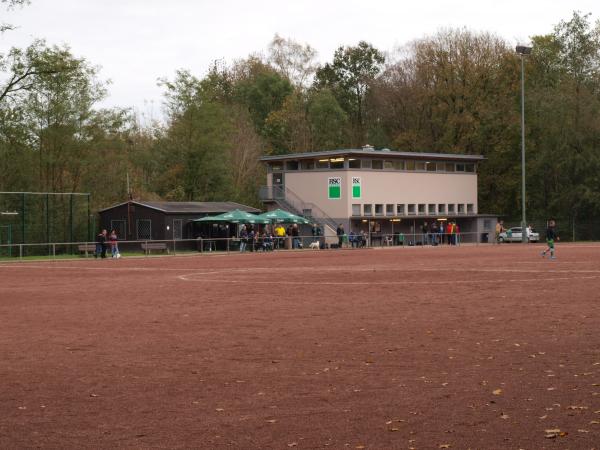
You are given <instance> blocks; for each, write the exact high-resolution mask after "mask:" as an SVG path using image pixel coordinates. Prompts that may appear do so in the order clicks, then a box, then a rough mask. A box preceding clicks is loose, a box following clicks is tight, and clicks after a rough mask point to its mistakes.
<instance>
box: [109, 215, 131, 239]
mask: <svg viewBox="0 0 600 450" xmlns="http://www.w3.org/2000/svg"><path fill="white" fill-rule="evenodd" d="M112 230H115V231H116V233H117V239H127V222H126V221H124V220H111V221H110V230H109V231H112Z"/></svg>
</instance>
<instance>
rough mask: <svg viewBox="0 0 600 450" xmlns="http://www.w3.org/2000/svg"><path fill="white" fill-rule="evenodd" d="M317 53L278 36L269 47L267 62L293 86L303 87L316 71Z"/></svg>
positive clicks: (308, 47)
mask: <svg viewBox="0 0 600 450" xmlns="http://www.w3.org/2000/svg"><path fill="white" fill-rule="evenodd" d="M316 57H317V51H316V50H315V49H314V48H312V47H311V46H310V45H308V44H305V45H302V44H300V43H298V42H296V41H294V40H292V39H285V38H283V37H281V36H279V34H275V37H274V38H273V40H272V41H271V44H270V45H269V58H268V62H269V63H270V64H271V65H273V66H274V67H275V68H276V69H277V70H278V71H279V72H281V73H282V74H283V75H285V76H286V77H287V78H288V79H289V80H290V81H291V82H292V83H293V84H295V85H296V86H299V87H304V86H306V85H307V84H308V83H310V81H311V77H312V76H313V75H314V74H315V72H316V70H317V65H316V62H315V58H316Z"/></svg>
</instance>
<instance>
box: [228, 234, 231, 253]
mask: <svg viewBox="0 0 600 450" xmlns="http://www.w3.org/2000/svg"><path fill="white" fill-rule="evenodd" d="M230 239H231V238H227V254H229V241H230Z"/></svg>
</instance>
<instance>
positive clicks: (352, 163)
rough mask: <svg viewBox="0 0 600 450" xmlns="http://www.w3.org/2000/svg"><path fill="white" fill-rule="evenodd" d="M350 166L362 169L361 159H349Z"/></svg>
mask: <svg viewBox="0 0 600 450" xmlns="http://www.w3.org/2000/svg"><path fill="white" fill-rule="evenodd" d="M348 167H349V168H350V169H360V159H349V160H348Z"/></svg>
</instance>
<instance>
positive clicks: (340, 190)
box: [260, 146, 496, 242]
mask: <svg viewBox="0 0 600 450" xmlns="http://www.w3.org/2000/svg"><path fill="white" fill-rule="evenodd" d="M483 160H484V158H483V156H479V155H462V154H444V153H412V152H399V151H392V150H388V149H382V150H376V149H374V148H373V147H370V146H366V147H363V148H362V149H346V150H332V151H318V152H308V153H293V154H287V155H278V156H264V157H262V158H261V161H262V162H263V163H265V164H266V167H267V184H266V186H264V187H262V188H261V190H260V196H261V200H262V201H263V203H264V204H265V206H266V207H267V209H274V208H279V207H280V208H284V209H288V210H291V211H293V212H296V213H298V214H303V215H305V216H310V217H312V218H313V219H314V220H315V222H317V223H319V224H322V225H323V226H324V229H325V234H326V235H332V234H334V233H335V229H336V227H337V226H338V224H342V225H344V228H345V230H346V232H347V233H349V232H350V231H354V232H355V233H356V232H360V231H365V232H369V233H370V234H371V235H372V236H373V238H374V239H376V238H377V237H378V236H385V235H390V234H394V233H403V234H405V235H409V236H410V235H413V234H418V233H421V227H422V226H423V224H424V223H431V222H432V221H439V222H440V223H447V221H449V220H450V221H454V222H456V223H457V224H458V225H459V227H460V231H461V234H462V235H463V238H462V241H463V242H476V241H486V240H487V239H488V238H489V239H491V236H492V234H493V232H494V227H495V223H496V216H493V215H486V214H480V213H479V210H478V204H477V167H478V164H479V163H481V162H482V161H483Z"/></svg>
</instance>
